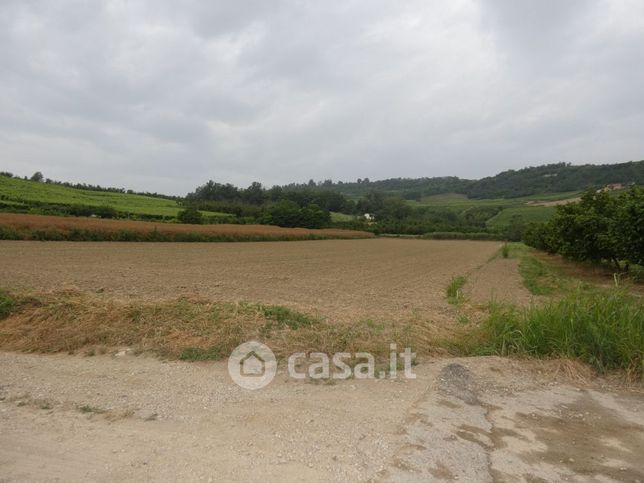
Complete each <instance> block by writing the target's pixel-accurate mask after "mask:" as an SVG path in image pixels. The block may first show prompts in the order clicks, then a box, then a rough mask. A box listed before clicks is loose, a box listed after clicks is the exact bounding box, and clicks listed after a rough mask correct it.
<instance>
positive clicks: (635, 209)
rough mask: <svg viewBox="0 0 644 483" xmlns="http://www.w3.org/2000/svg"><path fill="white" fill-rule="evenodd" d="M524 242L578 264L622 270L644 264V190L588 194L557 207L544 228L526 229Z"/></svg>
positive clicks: (592, 192) (533, 226) (533, 227)
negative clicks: (609, 264) (611, 265)
mask: <svg viewBox="0 0 644 483" xmlns="http://www.w3.org/2000/svg"><path fill="white" fill-rule="evenodd" d="M523 240H524V242H525V243H526V244H527V245H529V246H532V247H534V248H538V249H541V250H546V251H548V252H550V253H560V254H561V255H563V256H565V257H568V258H571V259H573V260H579V261H590V262H601V261H610V262H612V263H614V265H615V266H616V267H617V268H619V269H621V263H620V262H624V263H625V267H626V268H628V266H629V265H631V264H637V265H642V264H643V263H644V189H642V188H639V187H633V188H631V189H629V190H628V191H626V192H624V193H622V194H620V195H619V196H616V197H611V196H610V195H609V194H608V193H605V192H600V193H596V192H594V191H589V192H587V193H586V194H585V195H584V196H583V197H582V198H581V201H580V202H579V203H571V204H567V205H563V206H558V207H557V213H556V215H555V216H554V217H553V218H552V219H551V220H550V221H549V222H548V223H545V224H540V225H535V224H532V225H529V226H528V227H527V228H526V229H525V231H524V237H523Z"/></svg>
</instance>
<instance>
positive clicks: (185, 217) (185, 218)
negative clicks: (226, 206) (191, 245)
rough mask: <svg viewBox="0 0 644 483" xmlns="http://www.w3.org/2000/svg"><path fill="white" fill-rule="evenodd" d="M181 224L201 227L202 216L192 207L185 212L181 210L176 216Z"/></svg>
mask: <svg viewBox="0 0 644 483" xmlns="http://www.w3.org/2000/svg"><path fill="white" fill-rule="evenodd" d="M177 218H179V221H180V222H181V223H185V224H189V225H201V224H202V223H203V215H202V213H201V211H199V210H198V209H197V208H195V207H193V206H189V207H188V208H186V209H185V210H181V211H180V212H179V215H177Z"/></svg>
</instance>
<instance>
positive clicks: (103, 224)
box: [0, 213, 374, 239]
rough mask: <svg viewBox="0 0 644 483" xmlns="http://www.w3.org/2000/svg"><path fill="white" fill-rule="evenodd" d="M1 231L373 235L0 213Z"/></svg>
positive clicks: (280, 236)
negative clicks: (3, 229) (2, 229)
mask: <svg viewBox="0 0 644 483" xmlns="http://www.w3.org/2000/svg"><path fill="white" fill-rule="evenodd" d="M0 227H1V228H5V229H10V230H15V231H16V232H18V233H19V234H25V233H27V234H30V233H32V232H34V231H40V232H42V233H61V234H69V233H70V232H72V231H73V230H83V231H89V232H96V233H106V234H109V233H121V232H128V233H135V234H149V233H158V234H159V235H168V236H172V235H179V234H195V235H206V236H213V237H217V236H220V237H239V238H244V237H247V238H258V239H262V238H275V239H299V238H302V239H305V238H310V237H316V238H370V237H373V236H374V235H373V233H368V232H363V231H355V230H340V229H331V228H325V229H320V230H313V229H308V228H282V227H278V226H269V225H227V224H217V225H187V224H186V225H184V224H172V223H155V222H149V221H133V220H103V219H96V218H81V217H62V216H44V215H22V214H15V213H0Z"/></svg>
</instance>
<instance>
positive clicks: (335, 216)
mask: <svg viewBox="0 0 644 483" xmlns="http://www.w3.org/2000/svg"><path fill="white" fill-rule="evenodd" d="M355 219H356V217H355V216H354V215H347V214H346V213H338V212H335V211H332V212H331V221H334V222H335V221H354V220H355Z"/></svg>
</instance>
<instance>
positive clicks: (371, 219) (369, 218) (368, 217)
mask: <svg viewBox="0 0 644 483" xmlns="http://www.w3.org/2000/svg"><path fill="white" fill-rule="evenodd" d="M362 216H363V217H364V219H365V220H367V221H373V220H375V217H374V216H373V215H372V214H371V213H365V214H364V215H362Z"/></svg>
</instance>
